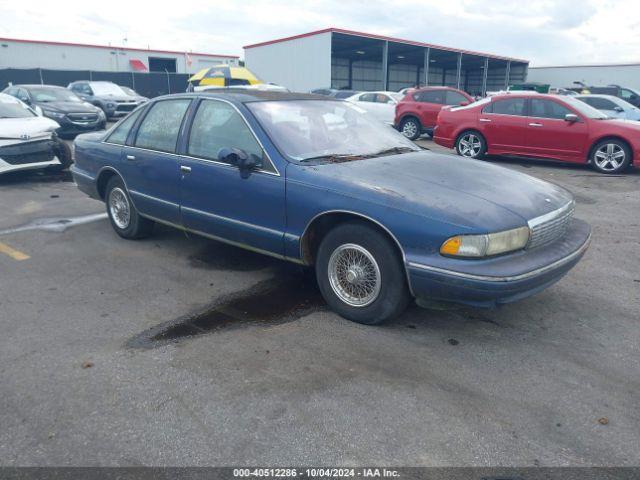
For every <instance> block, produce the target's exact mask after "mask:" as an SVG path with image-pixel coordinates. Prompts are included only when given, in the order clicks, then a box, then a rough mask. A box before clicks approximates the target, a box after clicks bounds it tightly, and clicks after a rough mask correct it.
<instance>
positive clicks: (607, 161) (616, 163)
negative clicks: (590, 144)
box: [594, 143, 626, 172]
mask: <svg viewBox="0 0 640 480" xmlns="http://www.w3.org/2000/svg"><path fill="white" fill-rule="evenodd" d="M625 157H626V153H625V151H624V149H623V148H622V147H621V146H620V145H618V144H615V143H607V144H605V145H602V146H601V147H600V148H598V150H596V154H595V156H594V160H595V162H596V164H597V165H598V167H599V168H601V169H602V170H606V171H609V172H613V171H615V170H617V169H619V168H620V166H621V165H622V164H623V163H624V161H625Z"/></svg>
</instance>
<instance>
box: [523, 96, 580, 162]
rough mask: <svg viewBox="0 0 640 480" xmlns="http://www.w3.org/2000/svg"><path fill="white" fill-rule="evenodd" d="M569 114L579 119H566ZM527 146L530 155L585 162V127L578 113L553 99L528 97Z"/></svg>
mask: <svg viewBox="0 0 640 480" xmlns="http://www.w3.org/2000/svg"><path fill="white" fill-rule="evenodd" d="M569 113H572V114H575V115H577V116H578V118H579V121H577V122H568V121H566V120H565V116H566V115H567V114H569ZM527 120H528V122H527V125H528V129H527V148H528V150H529V152H530V153H531V154H534V155H537V156H543V157H548V158H558V159H560V160H568V161H580V162H584V161H586V155H585V154H584V149H585V146H586V144H587V137H588V133H589V132H588V127H587V124H586V122H585V121H584V119H582V118H581V116H580V114H579V113H578V112H574V111H573V110H571V109H570V108H569V107H567V106H565V105H563V104H561V103H560V102H558V101H556V100H555V99H554V100H552V99H549V98H531V99H529V117H528V118H527Z"/></svg>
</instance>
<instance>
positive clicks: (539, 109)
mask: <svg viewBox="0 0 640 480" xmlns="http://www.w3.org/2000/svg"><path fill="white" fill-rule="evenodd" d="M568 113H573V112H572V111H571V110H569V109H568V108H566V107H564V106H562V105H560V104H559V103H556V102H553V101H551V100H546V99H542V98H532V99H531V116H532V117H538V118H551V119H557V120H564V117H565V115H566V114H568Z"/></svg>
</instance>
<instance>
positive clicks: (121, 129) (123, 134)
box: [107, 108, 144, 145]
mask: <svg viewBox="0 0 640 480" xmlns="http://www.w3.org/2000/svg"><path fill="white" fill-rule="evenodd" d="M142 110H144V109H142V108H141V109H139V110H136V111H135V112H133V113H132V114H131V115H129V116H128V117H127V118H125V119H124V120H122V122H120V124H119V125H118V126H117V127H116V128H115V130H114V131H113V132H111V135H109V137H108V138H107V142H109V143H116V144H118V145H124V144H125V142H126V141H127V137H128V136H129V130H131V127H133V124H134V123H136V120H137V118H138V117H139V116H140V113H141V112H142Z"/></svg>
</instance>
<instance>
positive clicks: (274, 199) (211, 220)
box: [180, 99, 286, 255]
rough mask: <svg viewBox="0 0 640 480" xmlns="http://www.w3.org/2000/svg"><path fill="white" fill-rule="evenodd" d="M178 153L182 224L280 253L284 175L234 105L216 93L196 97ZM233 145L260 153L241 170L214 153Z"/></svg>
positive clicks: (236, 242) (269, 251)
mask: <svg viewBox="0 0 640 480" xmlns="http://www.w3.org/2000/svg"><path fill="white" fill-rule="evenodd" d="M189 130H190V131H189V132H188V133H187V135H188V144H187V147H186V152H185V154H184V155H183V156H182V157H181V159H180V169H181V180H180V192H181V212H182V222H183V224H184V226H185V227H187V228H189V229H191V230H194V231H196V232H200V233H204V234H206V235H209V236H212V237H216V238H219V239H222V240H226V241H229V242H232V243H235V244H238V245H240V246H243V247H249V248H252V249H257V250H259V251H261V252H263V253H271V254H275V255H282V254H283V252H284V243H283V238H284V229H285V222H286V218H285V180H284V177H282V176H280V173H279V172H278V171H277V170H276V168H275V167H274V166H273V164H272V163H271V161H270V160H269V158H268V156H267V154H266V153H265V152H264V149H263V148H262V146H261V144H260V142H259V141H258V140H257V139H256V137H255V135H254V133H253V131H252V130H251V128H250V127H249V125H248V123H247V122H246V121H245V119H244V117H243V116H242V115H241V114H240V113H239V112H238V110H237V109H236V108H235V107H234V106H233V105H231V104H230V103H228V102H225V101H222V100H216V99H203V100H202V101H200V103H199V105H198V107H197V110H196V113H195V116H194V117H193V122H192V125H191V127H190V129H189ZM223 148H237V149H241V150H243V151H244V152H246V153H247V154H248V155H253V156H255V157H257V158H259V159H261V166H260V167H258V168H256V169H254V170H252V171H250V172H245V173H243V174H241V172H240V170H239V169H238V167H237V166H236V165H232V164H230V163H227V162H226V161H225V160H221V159H219V158H218V154H219V152H220V150H221V149H223Z"/></svg>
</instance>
